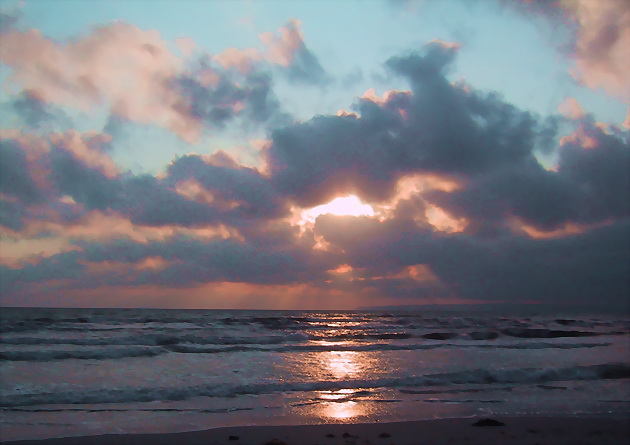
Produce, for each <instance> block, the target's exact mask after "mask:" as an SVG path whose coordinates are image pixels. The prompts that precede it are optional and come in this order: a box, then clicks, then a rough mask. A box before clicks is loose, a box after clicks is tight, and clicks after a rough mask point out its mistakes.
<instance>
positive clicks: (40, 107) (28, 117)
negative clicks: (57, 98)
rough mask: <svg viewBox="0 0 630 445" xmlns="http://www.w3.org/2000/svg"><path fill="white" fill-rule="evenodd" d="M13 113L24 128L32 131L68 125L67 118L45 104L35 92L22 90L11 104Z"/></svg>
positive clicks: (59, 111)
mask: <svg viewBox="0 0 630 445" xmlns="http://www.w3.org/2000/svg"><path fill="white" fill-rule="evenodd" d="M12 107H13V111H14V112H15V113H17V114H18V116H20V117H21V119H22V121H23V122H24V124H25V125H26V126H28V127H29V128H32V129H39V128H45V129H50V128H51V127H52V126H53V125H55V124H57V125H68V124H70V119H69V118H68V116H67V115H66V114H65V113H64V112H63V111H61V110H60V109H58V108H57V107H54V106H52V105H50V104H47V103H46V102H45V101H44V100H43V99H42V97H41V95H40V94H39V93H38V92H37V90H24V91H22V92H21V93H20V94H18V96H17V97H16V98H15V100H14V101H13V103H12Z"/></svg>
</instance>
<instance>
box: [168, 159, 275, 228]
mask: <svg viewBox="0 0 630 445" xmlns="http://www.w3.org/2000/svg"><path fill="white" fill-rule="evenodd" d="M187 179H196V180H197V181H198V182H199V183H200V184H201V185H202V186H203V187H204V189H205V190H206V191H208V192H210V193H217V194H219V195H220V197H221V198H222V199H223V200H225V201H228V202H236V203H238V204H239V205H238V207H237V208H236V209H235V210H234V212H233V213H232V217H234V218H244V217H245V218H247V217H249V218H252V217H256V218H258V217H266V218H269V217H275V218H277V217H280V216H284V215H285V214H286V212H287V209H286V208H285V207H284V203H283V202H282V199H281V197H279V196H277V194H276V192H275V190H273V189H272V187H271V184H270V183H269V181H268V180H267V179H266V178H264V177H263V176H262V175H261V174H260V172H258V170H255V169H252V168H247V167H241V166H238V165H235V166H219V165H212V164H210V163H207V162H205V161H204V160H202V159H201V158H200V157H199V156H193V155H191V156H183V157H181V158H178V159H177V160H176V161H175V162H173V163H172V164H171V165H170V166H169V168H168V178H167V179H166V180H165V183H168V184H170V185H171V186H173V187H174V186H175V185H176V184H177V182H178V181H182V180H187Z"/></svg>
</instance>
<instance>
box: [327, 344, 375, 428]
mask: <svg viewBox="0 0 630 445" xmlns="http://www.w3.org/2000/svg"><path fill="white" fill-rule="evenodd" d="M361 359H362V357H361V354H360V353H359V352H355V351H330V352H327V353H325V354H321V358H320V360H321V361H320V364H321V365H322V368H323V369H322V370H325V371H326V373H327V374H329V375H332V376H333V377H334V378H336V379H346V378H350V379H353V378H357V377H358V376H360V375H361V374H363V373H364V372H365V364H364V363H362V362H361ZM359 391H360V390H359V389H354V388H342V389H338V390H331V391H319V399H320V400H322V403H321V405H320V412H319V415H320V416H321V417H325V418H330V419H337V420H350V419H353V418H356V417H358V416H361V415H365V414H366V408H365V405H363V404H361V403H358V402H356V401H355V400H353V398H354V397H355V396H356V395H357V393H358V392H359Z"/></svg>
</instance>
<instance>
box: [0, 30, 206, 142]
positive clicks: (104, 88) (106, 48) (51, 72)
mask: <svg viewBox="0 0 630 445" xmlns="http://www.w3.org/2000/svg"><path fill="white" fill-rule="evenodd" d="M0 61H2V62H3V63H5V64H6V65H8V66H10V67H11V68H12V69H13V73H12V75H11V77H10V78H9V81H10V82H11V83H13V84H16V85H19V86H21V87H23V88H26V89H36V90H37V91H38V94H39V95H40V97H41V99H43V100H44V101H46V102H51V103H56V104H61V105H67V106H71V107H77V108H79V109H83V110H86V109H89V108H90V107H93V106H95V105H100V104H107V105H109V107H110V109H111V111H112V112H113V113H115V114H117V115H119V116H122V117H124V118H127V119H129V120H132V121H136V122H142V123H148V124H157V125H160V126H163V127H165V128H167V129H169V130H171V131H173V132H174V133H175V134H177V135H178V136H179V137H180V138H182V139H184V140H186V141H188V142H195V141H196V140H198V138H199V136H200V134H201V130H202V128H201V123H200V122H198V120H196V119H194V118H192V117H191V113H190V109H189V108H190V106H189V105H188V104H187V103H186V101H185V100H184V99H183V98H182V97H181V95H180V94H179V93H178V92H177V91H176V90H175V89H174V88H173V86H172V82H171V80H172V79H173V78H175V77H176V76H177V75H178V74H179V73H180V72H181V69H182V61H181V59H179V58H178V57H176V56H175V55H173V54H172V53H171V52H170V51H169V49H168V47H167V44H166V42H165V41H164V40H163V39H162V38H161V37H160V34H159V33H158V32H157V31H151V30H149V31H145V30H142V29H140V28H138V27H136V26H133V25H130V24H126V23H123V22H114V23H111V24H109V25H106V26H102V27H99V28H96V29H94V30H93V31H92V33H91V34H88V35H87V36H85V37H83V38H81V39H76V40H71V41H69V42H66V43H60V42H57V41H54V40H52V39H48V38H46V37H44V36H42V35H41V33H40V32H39V31H37V30H29V31H24V32H21V31H12V32H9V33H4V34H0Z"/></svg>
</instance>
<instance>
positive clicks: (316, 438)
mask: <svg viewBox="0 0 630 445" xmlns="http://www.w3.org/2000/svg"><path fill="white" fill-rule="evenodd" d="M482 419H483V417H472V418H448V419H435V420H418V421H406V422H390V423H363V424H351V423H348V424H345V423H334V424H318V425H294V426H240V427H222V428H213V429H208V430H201V431H190V432H180V433H163V434H107V435H100V436H77V437H65V438H51V439H41V440H18V441H9V442H4V443H6V444H7V445H84V444H85V445H87V444H90V445H113V444H116V445H121V444H122V445H125V444H130V445H131V444H136V445H171V444H182V445H197V444H199V445H201V444H203V445H228V444H229V445H314V444H319V445H337V444H343V445H381V444H382V445H416V444H418V445H420V444H427V445H456V444H471V445H472V444H486V445H489V444H505V443H509V444H511V445H519V444H523V445H525V444H527V445H534V444H540V445H543V444H553V445H561V444H567V445H569V444H571V445H580V444H611V445H616V444H619V445H625V444H626V443H628V440H629V438H630V413H628V414H627V415H626V416H625V417H568V416H567V417H563V416H551V417H550V416H540V417H514V416H492V419H493V420H497V421H498V422H500V423H503V424H504V425H501V426H496V425H494V426H493V425H490V426H473V424H474V423H476V422H477V421H479V420H482Z"/></svg>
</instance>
